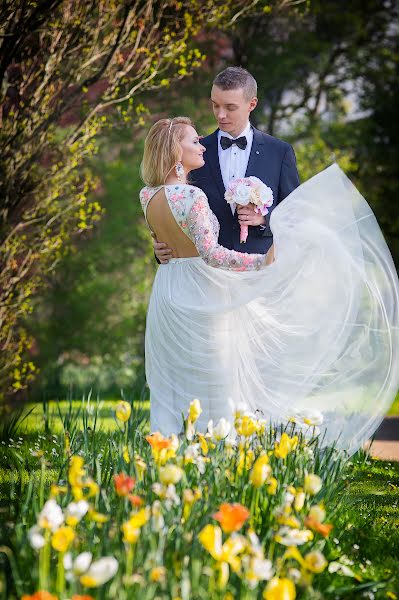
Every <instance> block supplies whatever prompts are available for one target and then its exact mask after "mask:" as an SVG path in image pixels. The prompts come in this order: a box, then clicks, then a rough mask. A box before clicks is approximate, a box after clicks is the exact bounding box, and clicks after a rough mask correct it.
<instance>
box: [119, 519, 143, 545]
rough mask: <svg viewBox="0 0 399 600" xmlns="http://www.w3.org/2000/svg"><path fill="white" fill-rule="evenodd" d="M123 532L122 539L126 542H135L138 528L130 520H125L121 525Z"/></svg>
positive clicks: (138, 533) (138, 531) (138, 535)
mask: <svg viewBox="0 0 399 600" xmlns="http://www.w3.org/2000/svg"><path fill="white" fill-rule="evenodd" d="M121 530H122V532H123V541H124V542H126V543H127V544H135V543H136V542H137V540H138V539H139V537H140V529H139V528H138V527H135V526H134V525H133V524H132V523H131V522H130V521H126V523H123V525H122V526H121Z"/></svg>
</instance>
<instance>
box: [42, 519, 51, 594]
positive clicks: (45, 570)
mask: <svg viewBox="0 0 399 600" xmlns="http://www.w3.org/2000/svg"><path fill="white" fill-rule="evenodd" d="M50 536H51V533H50V530H49V529H46V531H45V534H44V538H45V544H44V546H43V548H42V549H41V550H40V555H39V589H40V590H45V591H47V590H48V584H49V573H50V554H51V545H50Z"/></svg>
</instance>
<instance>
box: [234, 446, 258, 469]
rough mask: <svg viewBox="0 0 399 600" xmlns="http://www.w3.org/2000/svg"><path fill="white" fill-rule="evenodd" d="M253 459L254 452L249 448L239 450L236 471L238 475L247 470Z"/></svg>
mask: <svg viewBox="0 0 399 600" xmlns="http://www.w3.org/2000/svg"><path fill="white" fill-rule="evenodd" d="M254 460H255V453H254V451H253V450H252V449H251V448H248V449H247V450H246V451H245V450H240V454H239V458H238V463H237V473H238V475H242V474H243V473H244V471H249V469H250V468H251V467H252V465H253V462H254Z"/></svg>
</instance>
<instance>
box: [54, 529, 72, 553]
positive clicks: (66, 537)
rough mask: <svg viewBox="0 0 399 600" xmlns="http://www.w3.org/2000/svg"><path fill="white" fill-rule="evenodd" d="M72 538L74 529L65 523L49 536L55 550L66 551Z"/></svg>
mask: <svg viewBox="0 0 399 600" xmlns="http://www.w3.org/2000/svg"><path fill="white" fill-rule="evenodd" d="M74 539H75V532H74V530H73V529H72V527H69V526H68V525H66V526H64V527H60V528H59V529H57V531H55V532H54V533H53V535H52V537H51V545H52V547H53V548H54V550H57V551H58V552H66V551H67V550H68V549H69V548H70V546H71V544H72V542H73V540H74Z"/></svg>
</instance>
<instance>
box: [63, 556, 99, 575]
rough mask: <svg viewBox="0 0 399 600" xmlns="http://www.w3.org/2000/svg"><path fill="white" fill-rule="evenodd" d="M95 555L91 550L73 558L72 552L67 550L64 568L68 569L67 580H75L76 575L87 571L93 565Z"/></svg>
mask: <svg viewBox="0 0 399 600" xmlns="http://www.w3.org/2000/svg"><path fill="white" fill-rule="evenodd" d="M92 559H93V555H92V553H91V552H81V554H78V556H77V557H76V558H75V560H73V558H72V554H71V553H70V552H66V553H65V555H64V569H65V571H66V574H65V579H66V580H67V581H74V580H75V579H76V577H79V576H80V575H83V574H84V573H86V572H87V571H88V569H89V567H90V565H91V561H92Z"/></svg>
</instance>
